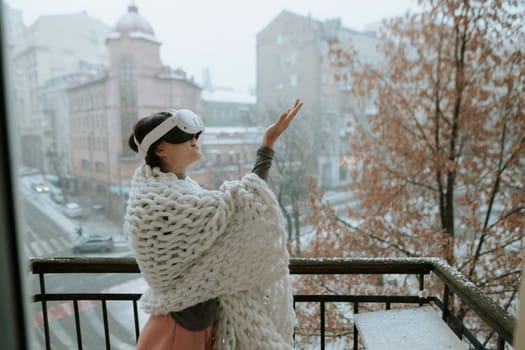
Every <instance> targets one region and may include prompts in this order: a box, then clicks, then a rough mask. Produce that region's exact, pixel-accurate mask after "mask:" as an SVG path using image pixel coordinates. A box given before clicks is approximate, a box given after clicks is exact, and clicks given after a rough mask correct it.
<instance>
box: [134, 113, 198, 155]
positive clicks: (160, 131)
mask: <svg viewBox="0 0 525 350" xmlns="http://www.w3.org/2000/svg"><path fill="white" fill-rule="evenodd" d="M166 112H167V113H169V114H171V116H170V117H168V119H166V120H164V121H163V122H162V123H160V124H159V125H157V126H156V127H155V128H154V129H153V130H151V131H150V132H149V133H148V134H146V136H144V139H143V140H142V142H140V143H139V142H138V141H137V139H136V138H135V144H136V145H137V148H138V150H139V154H140V155H141V156H143V157H145V156H146V154H147V153H148V150H149V148H150V147H151V145H152V144H154V143H155V142H157V141H158V140H159V139H160V138H162V137H164V138H165V139H166V141H167V142H169V143H183V142H186V141H188V140H191V139H192V138H193V137H195V135H196V136H197V137H199V135H200V134H201V133H202V132H203V131H204V123H203V122H202V119H201V118H200V117H199V116H198V115H197V114H195V113H194V112H192V111H190V110H188V109H170V110H168V111H166ZM175 127H176V128H177V129H175Z"/></svg>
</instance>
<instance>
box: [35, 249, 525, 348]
mask: <svg viewBox="0 0 525 350" xmlns="http://www.w3.org/2000/svg"><path fill="white" fill-rule="evenodd" d="M30 263H31V271H32V273H33V274H35V275H38V282H39V284H38V285H39V289H40V290H39V292H37V293H36V294H35V295H34V297H33V300H34V301H35V302H38V303H41V308H42V323H43V328H44V342H45V347H46V349H51V348H52V344H51V340H50V339H51V338H50V324H49V319H48V305H47V303H48V302H52V301H67V302H72V303H73V314H74V316H75V331H76V338H77V346H78V349H82V327H81V322H80V317H79V314H80V312H79V302H81V301H94V300H95V301H99V302H100V303H101V306H102V318H103V326H104V336H105V339H104V342H105V346H106V349H111V339H110V331H109V324H108V308H107V302H109V301H115V300H119V301H130V302H131V303H132V305H133V315H134V327H133V328H134V332H135V340H136V339H137V338H138V336H139V320H138V311H137V301H138V299H139V298H140V294H139V293H54V292H53V293H50V292H46V275H50V274H87V273H91V274H106V273H117V274H128V273H134V274H138V273H139V269H138V266H137V264H136V262H135V260H134V259H133V258H48V259H32V260H31V261H30ZM431 273H432V274H433V275H435V276H436V277H437V278H438V279H439V280H440V281H441V282H442V285H443V290H442V293H443V294H442V296H441V297H439V296H438V295H428V296H427V295H424V293H418V295H345V294H333V295H325V294H323V295H312V294H310V295H301V294H296V295H294V303H295V304H297V303H310V302H314V303H319V307H320V330H319V334H320V347H321V349H324V348H325V343H326V339H325V338H326V335H325V321H326V308H325V305H326V303H339V302H344V303H350V304H352V305H353V312H354V313H358V312H359V307H360V304H361V303H381V304H384V305H385V307H386V309H390V306H391V304H415V305H423V304H430V303H432V304H434V305H436V306H437V307H438V308H439V309H440V310H441V313H442V318H443V320H444V321H445V322H447V324H449V325H451V326H452V327H451V328H453V330H454V331H455V332H456V334H457V335H458V337H460V338H465V339H467V340H468V341H469V343H470V344H471V347H472V348H474V349H485V347H484V345H483V344H482V343H481V342H480V341H479V340H478V339H477V338H476V336H474V335H473V334H472V333H471V331H469V329H468V327H467V326H465V325H464V324H463V323H462V321H461V320H460V319H459V318H458V317H457V315H455V314H454V313H453V311H452V308H451V307H450V306H449V305H448V300H449V295H450V294H451V293H453V294H454V295H456V296H457V297H459V298H460V299H461V300H462V302H463V304H464V305H467V306H468V308H469V309H470V310H471V311H473V312H474V313H475V314H476V315H477V316H478V317H479V319H480V320H482V321H483V322H484V323H485V325H486V326H488V327H489V328H490V329H492V331H493V332H495V334H497V336H498V339H497V348H498V349H504V348H505V345H506V344H509V345H512V341H513V338H512V335H513V334H512V332H513V329H514V324H515V319H514V317H512V316H510V315H508V314H507V313H506V312H505V311H504V310H503V309H502V308H501V307H500V306H499V305H497V304H496V303H495V302H494V301H493V300H492V299H490V298H489V297H488V296H486V295H485V294H484V293H483V292H482V291H481V290H480V289H479V288H477V287H476V286H475V285H474V284H473V283H472V282H470V281H468V280H467V279H466V278H465V277H464V276H463V275H461V274H460V273H459V272H458V271H457V270H455V269H454V268H452V267H451V266H450V265H448V264H447V263H446V262H445V261H444V260H442V259H437V258H399V259H382V258H377V259H292V260H291V261H290V274H292V275H376V274H381V275H388V274H401V275H415V276H417V278H418V282H419V291H421V292H423V291H424V290H425V276H426V275H430V274H431ZM299 327H300V326H299ZM353 328H354V329H353V332H354V335H353V342H354V349H358V331H357V328H356V327H355V325H354V327H353Z"/></svg>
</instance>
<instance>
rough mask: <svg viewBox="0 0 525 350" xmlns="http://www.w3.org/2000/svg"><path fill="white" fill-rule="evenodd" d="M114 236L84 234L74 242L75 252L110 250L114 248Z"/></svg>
mask: <svg viewBox="0 0 525 350" xmlns="http://www.w3.org/2000/svg"><path fill="white" fill-rule="evenodd" d="M113 247H114V245H113V237H111V236H101V235H83V236H80V237H78V238H77V239H76V240H75V241H74V242H73V248H72V250H73V253H75V254H77V253H87V252H90V253H96V252H110V251H112V250H113Z"/></svg>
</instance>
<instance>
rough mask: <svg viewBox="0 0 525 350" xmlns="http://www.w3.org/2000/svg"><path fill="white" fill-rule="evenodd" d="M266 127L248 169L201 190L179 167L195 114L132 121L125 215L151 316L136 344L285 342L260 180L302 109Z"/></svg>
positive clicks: (284, 278)
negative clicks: (132, 158)
mask: <svg viewBox="0 0 525 350" xmlns="http://www.w3.org/2000/svg"><path fill="white" fill-rule="evenodd" d="M302 104H303V103H302V102H301V101H300V100H297V101H296V102H295V104H294V105H293V107H292V108H290V109H288V110H287V111H286V112H284V113H282V114H281V116H280V117H279V118H278V120H277V122H276V123H274V124H272V125H271V126H270V127H268V129H267V130H266V131H265V133H264V136H263V139H262V146H261V147H260V148H259V150H258V151H257V160H256V163H255V166H254V169H253V172H252V173H251V174H248V175H246V176H244V177H243V178H242V179H241V180H239V181H228V182H225V183H223V185H222V186H221V188H220V189H219V190H217V191H209V190H206V189H203V188H201V187H200V186H199V185H198V184H197V183H196V182H195V181H193V180H192V179H191V178H190V177H189V176H187V175H186V169H187V167H188V166H189V165H190V164H192V163H193V162H195V161H196V160H198V159H200V157H201V156H202V154H201V151H200V148H199V145H198V139H199V136H200V134H201V133H202V132H203V131H204V125H203V123H202V121H201V119H200V118H199V117H198V116H197V115H196V114H195V113H193V112H191V111H189V110H176V111H175V110H172V111H168V112H161V113H157V114H154V115H152V116H150V117H146V118H144V119H141V120H139V121H138V122H137V124H136V125H135V127H134V130H133V134H132V135H131V136H130V138H129V145H130V147H131V148H132V149H133V150H134V151H136V152H139V154H140V155H142V156H143V157H144V159H145V164H142V165H141V166H139V167H138V168H137V170H136V171H135V174H134V176H133V179H132V189H131V193H130V198H129V201H128V207H127V213H126V227H127V231H128V234H129V235H130V237H131V242H132V245H133V248H134V252H135V257H136V259H137V263H138V264H139V267H140V269H141V272H142V274H143V275H144V279H145V280H146V282H147V284H148V287H149V289H148V290H147V291H146V292H145V293H144V295H143V296H142V298H141V305H142V307H143V309H144V310H145V311H146V312H147V313H149V314H150V318H149V319H148V322H147V323H146V325H145V327H144V329H143V331H142V334H141V335H140V337H139V341H138V344H137V348H138V349H139V350H142V349H148V350H157V349H158V350H165V349H191V350H193V349H195V350H200V349H211V348H212V347H213V348H215V349H247V350H251V349H272V350H274V349H291V348H292V332H293V326H294V312H293V309H292V295H291V288H290V284H289V281H288V253H287V250H286V236H285V232H284V229H283V220H282V216H281V213H280V210H279V206H278V204H277V201H276V199H275V196H274V195H273V193H272V192H271V191H270V189H269V188H268V186H267V184H266V182H265V180H266V177H267V174H268V171H269V169H270V166H271V163H272V158H273V150H272V148H273V145H274V143H275V141H276V140H277V139H278V138H279V136H280V135H281V134H282V133H283V132H284V131H285V130H286V129H287V128H288V126H289V125H290V123H291V122H292V120H293V118H294V117H295V116H296V115H297V112H298V111H299V110H300V108H301V107H302Z"/></svg>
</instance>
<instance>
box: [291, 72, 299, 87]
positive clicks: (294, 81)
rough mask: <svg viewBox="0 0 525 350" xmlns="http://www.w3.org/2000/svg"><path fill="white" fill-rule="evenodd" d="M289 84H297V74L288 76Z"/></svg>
mask: <svg viewBox="0 0 525 350" xmlns="http://www.w3.org/2000/svg"><path fill="white" fill-rule="evenodd" d="M290 86H297V75H295V74H292V75H291V76H290Z"/></svg>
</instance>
